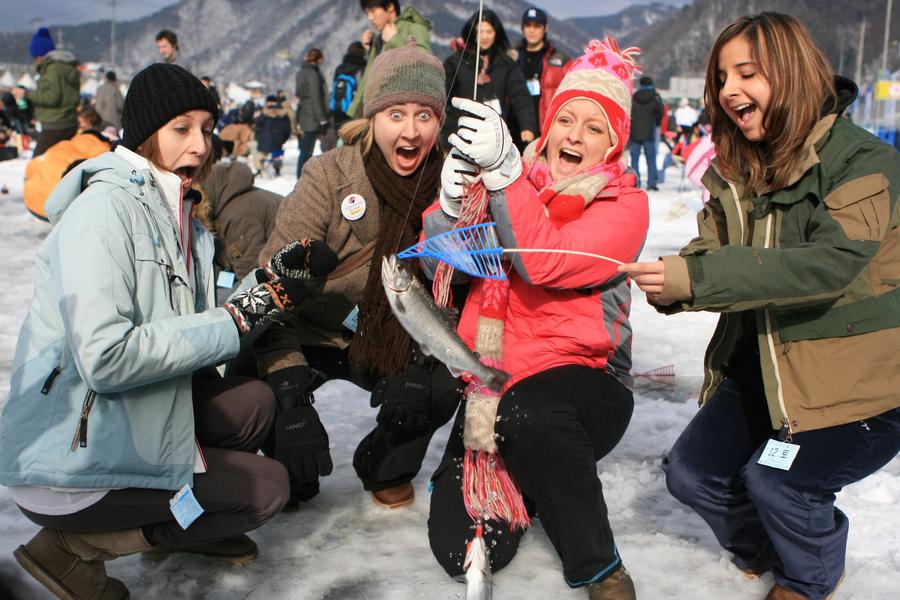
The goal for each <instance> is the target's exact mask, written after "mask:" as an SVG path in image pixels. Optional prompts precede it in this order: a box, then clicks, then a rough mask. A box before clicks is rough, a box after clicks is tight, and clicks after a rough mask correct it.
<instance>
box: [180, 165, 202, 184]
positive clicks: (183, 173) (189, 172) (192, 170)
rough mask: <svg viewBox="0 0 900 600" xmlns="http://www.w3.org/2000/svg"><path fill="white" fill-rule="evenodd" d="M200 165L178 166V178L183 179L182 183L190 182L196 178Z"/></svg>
mask: <svg viewBox="0 0 900 600" xmlns="http://www.w3.org/2000/svg"><path fill="white" fill-rule="evenodd" d="M198 169H199V167H178V168H177V169H175V171H174V173H175V174H176V175H178V178H179V179H180V180H181V184H182V185H185V184H190V182H191V181H193V179H194V175H196V174H197V171H198Z"/></svg>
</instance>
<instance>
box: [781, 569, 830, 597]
mask: <svg viewBox="0 0 900 600" xmlns="http://www.w3.org/2000/svg"><path fill="white" fill-rule="evenodd" d="M844 575H846V572H844V573H843V574H841V578H840V579H838V582H837V585H835V586H834V589H833V590H831V593H830V594H828V595H827V596H825V600H831V599H832V598H834V593H835V592H836V591H837V589H838V588H839V587H840V586H841V583H842V582H843V581H844ZM766 600H809V599H808V598H807V597H806V596H804V595H803V594H800V593H798V592H795V591H794V590H789V589H788V588H786V587H782V586H780V585H778V584H777V583H776V584H775V585H773V586H772V589H771V590H769V593H768V594H767V595H766Z"/></svg>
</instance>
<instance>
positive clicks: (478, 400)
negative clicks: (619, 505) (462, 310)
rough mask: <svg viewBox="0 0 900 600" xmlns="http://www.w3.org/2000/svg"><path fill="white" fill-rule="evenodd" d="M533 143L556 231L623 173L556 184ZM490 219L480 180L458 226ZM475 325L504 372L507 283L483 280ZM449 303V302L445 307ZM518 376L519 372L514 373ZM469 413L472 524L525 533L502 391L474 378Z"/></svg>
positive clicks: (446, 271) (620, 167)
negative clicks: (502, 436) (501, 430)
mask: <svg viewBox="0 0 900 600" xmlns="http://www.w3.org/2000/svg"><path fill="white" fill-rule="evenodd" d="M534 147H535V144H531V145H530V146H529V147H528V148H527V149H526V151H525V157H524V160H525V163H526V169H525V172H526V173H527V174H528V175H527V177H528V180H529V182H530V183H531V184H532V185H533V186H534V187H535V188H536V189H537V190H539V192H538V199H539V200H540V201H541V202H542V203H543V204H544V205H545V207H546V209H545V210H546V211H547V215H548V217H549V218H550V220H551V222H553V224H554V225H556V226H557V227H559V226H561V225H563V224H564V223H567V222H569V221H574V220H575V219H578V218H579V217H580V216H581V214H582V213H583V212H584V209H585V208H586V207H587V205H588V204H590V203H591V202H592V201H593V200H594V198H596V196H597V195H598V194H599V193H600V192H601V191H602V190H603V188H604V187H606V185H607V183H609V182H610V181H613V180H615V179H617V178H618V177H619V176H620V175H622V173H623V172H624V171H625V165H624V164H623V163H621V162H612V163H606V162H604V163H600V164H598V165H596V166H595V167H593V168H591V169H589V170H588V171H585V172H583V173H580V174H578V175H575V176H573V177H570V178H568V179H566V180H563V181H560V182H553V181H552V177H551V176H550V169H549V166H548V165H547V161H546V159H545V158H544V156H543V155H540V156H538V157H535V156H534ZM487 218H488V192H487V191H486V190H485V189H484V186H483V185H482V184H481V183H480V182H479V183H478V184H476V185H474V186H472V188H471V189H470V190H469V191H468V194H467V196H466V201H465V202H464V203H463V210H462V213H461V214H460V218H459V220H458V221H457V223H456V225H455V227H454V228H457V229H458V228H460V227H466V226H468V225H472V224H475V223H481V222H484V221H485V220H487ZM452 273H453V269H452V267H450V266H449V265H447V264H446V263H441V265H440V267H439V268H438V271H437V274H436V276H435V280H434V287H433V292H434V295H435V298H436V299H437V300H438V303H439V304H440V303H441V302H442V301H443V302H445V303H447V302H449V292H448V289H449V282H450V277H451V275H452ZM479 284H480V285H481V305H480V306H479V312H478V323H477V326H476V337H475V352H477V353H478V355H479V357H480V358H481V362H483V363H484V364H486V365H488V366H491V367H494V368H498V369H502V368H503V331H504V327H505V324H506V311H507V308H508V302H509V281H508V280H502V281H501V280H493V279H484V280H482V281H481V282H479ZM444 305H446V304H444ZM512 375H513V378H515V373H513V374H512ZM465 395H466V414H465V426H464V429H463V443H464V444H465V448H466V451H465V456H464V458H463V481H462V487H463V502H464V504H465V507H466V512H468V514H469V516H470V517H471V518H472V520H473V521H475V522H478V521H481V520H485V519H493V520H495V521H504V522H506V523H508V524H509V527H510V529H517V528H522V529H525V528H527V527H528V526H529V525H530V524H531V519H530V518H529V516H528V511H527V510H526V509H525V504H524V502H523V499H522V491H521V489H520V488H519V486H518V485H517V484H516V482H515V480H513V478H512V476H511V474H510V473H509V471H508V470H507V468H506V465H505V464H504V462H503V459H502V457H501V456H500V454H499V451H498V450H499V449H498V447H497V442H496V434H495V432H494V425H495V423H496V422H497V409H498V407H499V404H500V398H501V393H498V392H494V391H492V390H490V389H488V388H487V387H486V386H484V385H483V384H482V382H481V381H480V380H479V379H478V378H477V377H475V376H472V377H471V379H470V381H469V385H468V386H467V387H466V391H465Z"/></svg>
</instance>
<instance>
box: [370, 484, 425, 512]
mask: <svg viewBox="0 0 900 600" xmlns="http://www.w3.org/2000/svg"><path fill="white" fill-rule="evenodd" d="M372 499H374V500H375V503H376V504H380V505H381V506H384V507H386V508H403V507H404V506H409V505H410V504H412V503H413V500H415V499H416V491H415V488H413V485H412V484H411V483H401V484H400V485H395V486H394V487H391V488H387V489H384V490H378V491H377V492H372Z"/></svg>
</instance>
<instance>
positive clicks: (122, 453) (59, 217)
mask: <svg viewBox="0 0 900 600" xmlns="http://www.w3.org/2000/svg"><path fill="white" fill-rule="evenodd" d="M217 116H218V110H217V107H216V103H215V101H214V100H213V99H212V96H210V94H209V92H208V91H207V90H206V88H205V87H204V86H203V84H202V83H200V81H199V80H198V79H197V78H195V77H194V76H193V75H191V74H190V73H189V72H187V71H185V70H184V69H182V68H181V67H178V66H176V65H166V64H155V65H152V66H150V67H148V68H147V69H145V70H144V71H142V72H141V73H139V74H138V75H137V76H136V77H135V79H134V80H133V82H132V84H131V87H130V89H129V92H128V95H127V97H126V99H125V107H124V111H123V114H122V122H123V127H124V142H123V144H122V145H121V146H119V147H118V148H116V150H115V151H114V152H109V153H106V154H103V155H101V156H99V157H97V158H95V159H91V160H89V161H87V162H84V163H82V164H81V165H79V166H78V167H77V168H75V169H74V170H73V171H72V172H71V173H69V174H68V175H67V176H66V177H65V178H64V179H63V180H62V182H60V184H59V186H58V187H57V188H56V190H55V191H54V192H53V194H52V195H51V197H50V199H49V200H48V202H47V209H48V215H49V216H50V220H51V221H52V222H53V223H54V228H53V231H52V232H51V233H50V235H49V236H48V237H47V239H46V241H45V242H44V243H43V244H42V246H41V248H40V250H39V252H38V255H37V258H36V264H35V281H34V299H33V301H32V303H31V307H30V309H29V311H28V314H27V316H26V318H25V321H24V323H23V325H22V330H21V333H20V335H19V339H18V343H17V346H16V353H15V358H14V361H13V365H12V373H11V377H10V394H9V398H8V400H7V402H6V404H5V406H4V410H3V414H2V418H0V484H3V485H6V486H9V487H10V488H11V492H12V497H13V499H14V500H15V502H16V503H17V504H18V505H19V507H20V508H21V509H22V512H23V513H24V514H25V515H26V516H27V517H28V518H29V519H31V520H32V521H34V522H35V523H37V524H38V525H41V526H42V529H41V530H40V532H38V534H37V535H36V536H35V537H34V538H33V539H32V540H31V541H30V542H28V543H27V544H25V545H24V546H20V547H19V549H18V550H16V552H15V556H16V559H17V560H18V561H19V563H20V564H21V565H22V566H23V567H24V568H25V569H26V570H27V571H28V572H29V573H30V574H31V575H32V576H34V577H35V578H36V579H37V580H38V581H40V582H41V583H42V584H43V585H45V586H46V587H47V588H48V589H50V591H52V592H53V593H54V594H56V595H57V596H58V597H60V598H67V599H81V598H102V599H104V600H106V599H112V598H127V597H128V590H127V588H126V587H125V585H124V584H123V583H122V582H120V581H118V580H116V579H113V578H109V577H107V576H106V571H105V567H104V561H107V560H111V559H113V558H116V557H118V556H122V555H125V554H130V553H134V552H138V551H153V552H154V553H157V554H161V553H166V552H170V551H173V550H174V551H190V552H197V553H202V554H206V555H211V556H215V557H217V558H221V559H224V560H227V561H229V562H233V563H242V562H249V561H250V560H252V559H253V558H254V557H255V556H256V545H255V544H254V543H253V541H252V540H251V539H250V538H248V537H247V536H246V535H244V532H246V531H250V530H252V529H254V528H256V527H258V526H260V525H261V524H263V523H264V522H266V521H267V520H269V519H270V518H271V517H273V516H274V515H275V514H277V512H278V511H279V510H280V509H281V507H282V506H283V505H284V503H285V502H286V501H287V498H288V476H287V472H286V471H285V469H284V467H283V466H282V465H281V464H280V463H278V462H276V461H274V460H271V459H268V458H264V457H262V456H259V455H257V454H256V452H257V450H258V449H259V447H260V445H261V443H262V442H263V440H264V438H265V437H266V436H267V435H268V434H269V433H270V430H271V427H272V423H273V419H274V410H275V405H274V399H273V396H272V394H271V392H270V391H269V388H268V387H267V386H266V385H265V384H264V383H261V382H259V381H256V380H253V379H249V378H225V379H223V378H221V377H219V376H218V374H217V373H216V372H215V370H214V369H211V368H209V367H211V366H212V365H215V364H217V363H220V362H222V361H224V360H226V359H229V358H231V357H233V356H234V355H235V354H237V351H238V342H239V335H241V334H242V333H246V332H247V331H249V330H250V329H252V328H253V327H254V326H256V325H257V324H259V323H261V322H263V321H265V320H266V319H267V318H269V317H271V316H273V315H276V314H277V313H278V312H279V311H280V310H283V309H286V308H289V307H290V305H291V304H292V303H294V302H295V301H297V300H299V299H300V297H302V295H303V293H304V291H305V288H304V287H303V283H302V282H301V281H300V280H298V279H272V280H271V281H268V279H270V278H272V276H273V274H272V273H271V271H270V272H269V274H268V275H265V276H264V275H261V279H262V280H265V282H264V283H260V284H259V285H257V286H256V287H253V288H251V289H250V290H248V291H246V292H243V293H241V294H238V295H236V296H235V297H233V298H232V299H231V301H230V302H229V303H227V304H226V305H225V307H222V308H215V307H214V302H213V301H212V298H213V281H212V257H213V241H212V238H211V236H210V235H209V233H208V232H206V231H205V230H204V229H203V228H202V227H200V226H199V224H197V222H196V221H194V220H193V218H192V209H193V203H192V202H191V200H190V199H189V196H190V194H188V193H187V192H189V190H190V186H191V183H192V182H193V181H195V180H202V178H203V177H204V176H205V175H206V174H207V173H208V172H209V168H210V165H211V159H210V149H211V143H210V142H211V137H210V136H211V134H212V128H213V124H214V123H215V122H216V117H217ZM295 246H296V245H295ZM293 252H294V254H293V255H292V256H293V258H294V259H296V258H297V252H300V253H301V257H302V252H303V249H302V246H301V247H300V248H299V250H298V249H294V250H293ZM204 368H206V369H205V370H203V369H204ZM173 495H174V497H173ZM179 499H180V500H179ZM176 501H177V502H176ZM170 504H171V505H172V506H170ZM197 513H200V514H199V516H197Z"/></svg>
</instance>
